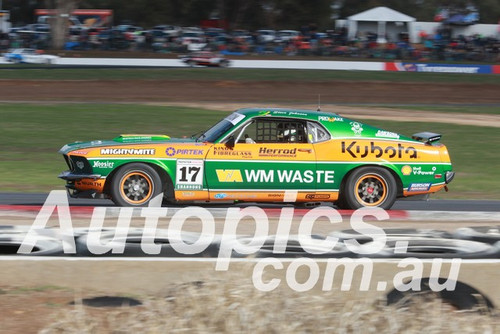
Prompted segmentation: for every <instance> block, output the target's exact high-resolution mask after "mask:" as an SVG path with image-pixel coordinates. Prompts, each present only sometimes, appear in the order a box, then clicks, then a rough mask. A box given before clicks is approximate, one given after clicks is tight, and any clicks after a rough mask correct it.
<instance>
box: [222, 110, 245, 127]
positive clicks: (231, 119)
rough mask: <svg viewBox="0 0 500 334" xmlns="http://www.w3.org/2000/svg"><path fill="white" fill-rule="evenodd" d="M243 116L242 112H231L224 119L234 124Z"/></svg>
mask: <svg viewBox="0 0 500 334" xmlns="http://www.w3.org/2000/svg"><path fill="white" fill-rule="evenodd" d="M244 118H245V115H242V114H240V113H237V112H233V113H232V114H231V115H229V116H227V117H226V120H227V121H229V122H231V123H232V124H233V125H236V124H238V123H239V122H240V121H241V120H242V119H244Z"/></svg>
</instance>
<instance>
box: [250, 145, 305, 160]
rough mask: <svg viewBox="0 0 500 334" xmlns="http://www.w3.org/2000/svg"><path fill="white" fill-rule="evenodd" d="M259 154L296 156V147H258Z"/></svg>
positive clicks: (262, 155)
mask: <svg viewBox="0 0 500 334" xmlns="http://www.w3.org/2000/svg"><path fill="white" fill-rule="evenodd" d="M259 156H261V157H292V158H294V157H296V156H297V149H296V148H268V147H265V146H264V147H261V148H260V149H259Z"/></svg>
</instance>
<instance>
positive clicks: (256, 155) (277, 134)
mask: <svg viewBox="0 0 500 334" xmlns="http://www.w3.org/2000/svg"><path fill="white" fill-rule="evenodd" d="M231 142H234V145H233V144H232V143H231ZM205 166H206V180H207V184H208V187H209V191H210V197H211V198H213V199H225V198H228V199H241V200H249V199H255V200H259V201H282V200H285V199H286V196H291V197H293V196H294V194H295V195H296V194H297V192H299V191H302V192H314V191H315V189H316V176H317V175H316V158H315V152H314V148H313V145H312V143H310V142H309V140H308V137H307V124H306V122H305V121H302V120H298V119H286V118H276V117H261V118H254V119H253V120H251V121H249V122H247V123H245V124H243V125H242V126H240V127H239V128H238V129H237V130H235V131H234V132H233V133H232V134H230V135H228V136H227V137H226V139H225V140H223V143H218V144H215V145H214V146H213V147H212V148H211V149H210V151H209V152H208V155H207V159H206V163H205Z"/></svg>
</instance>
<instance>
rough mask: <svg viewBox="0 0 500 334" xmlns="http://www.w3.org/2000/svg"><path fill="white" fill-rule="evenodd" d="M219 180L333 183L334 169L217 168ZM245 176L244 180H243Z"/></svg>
mask: <svg viewBox="0 0 500 334" xmlns="http://www.w3.org/2000/svg"><path fill="white" fill-rule="evenodd" d="M215 172H216V173H217V179H218V180H219V182H256V183H272V182H275V181H277V182H279V183H313V182H318V183H334V182H335V181H334V173H335V172H334V171H331V170H328V171H325V170H316V171H313V170H303V171H301V170H263V169H258V170H253V169H251V170H247V169H246V170H244V171H243V173H242V172H241V171H240V170H238V169H217V170H216V171H215ZM243 176H245V180H243Z"/></svg>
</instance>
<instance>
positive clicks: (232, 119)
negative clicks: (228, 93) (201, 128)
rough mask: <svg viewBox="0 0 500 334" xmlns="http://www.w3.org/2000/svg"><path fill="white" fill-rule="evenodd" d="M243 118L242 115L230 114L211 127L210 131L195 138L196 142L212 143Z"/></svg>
mask: <svg viewBox="0 0 500 334" xmlns="http://www.w3.org/2000/svg"><path fill="white" fill-rule="evenodd" d="M244 118H245V116H243V115H242V114H239V113H236V112H235V113H232V114H231V115H229V116H227V117H226V118H224V119H223V120H222V121H220V122H219V123H217V124H215V125H214V126H212V127H211V128H210V129H208V130H207V131H205V132H204V133H203V134H202V135H200V136H199V137H197V138H196V141H206V142H209V143H213V142H215V141H216V140H217V139H219V137H220V136H222V135H223V134H224V133H226V132H227V131H228V130H229V129H231V128H232V127H233V126H235V125H236V124H238V123H239V122H240V121H241V120H242V119H244Z"/></svg>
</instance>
